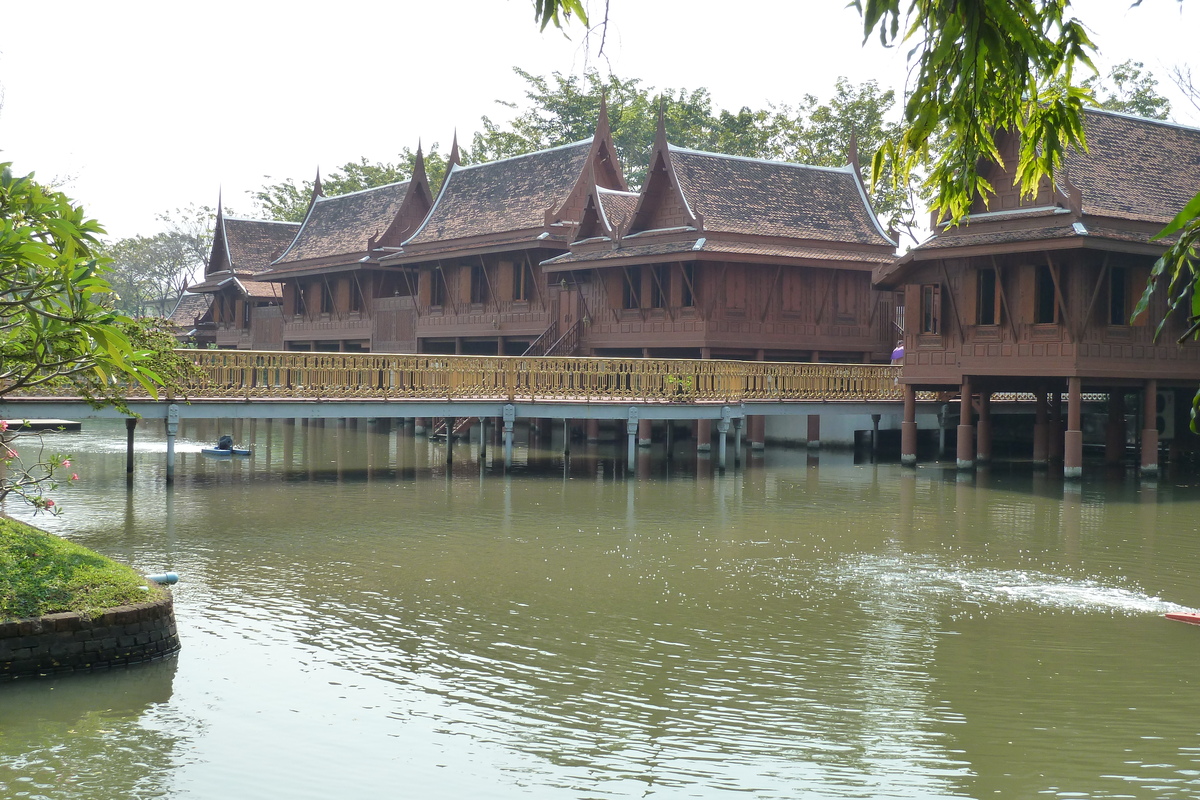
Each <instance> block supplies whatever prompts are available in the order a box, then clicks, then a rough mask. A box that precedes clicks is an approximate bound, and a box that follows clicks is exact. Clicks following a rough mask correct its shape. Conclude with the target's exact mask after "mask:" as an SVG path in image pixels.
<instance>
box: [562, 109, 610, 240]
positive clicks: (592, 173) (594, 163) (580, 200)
mask: <svg viewBox="0 0 1200 800" xmlns="http://www.w3.org/2000/svg"><path fill="white" fill-rule="evenodd" d="M595 187H603V188H605V189H612V190H615V191H620V192H627V191H629V184H628V183H626V182H625V174H624V173H623V172H622V171H621V163H620V161H619V160H618V159H617V149H616V146H615V145H614V144H613V141H612V128H611V126H610V125H609V122H608V100H607V98H605V97H601V99H600V113H599V115H598V116H597V118H596V132H595V134H594V135H593V136H592V146H591V149H590V150H588V154H587V160H586V162H585V165H584V168H583V169H582V170H580V173H579V176H578V177H577V179H576V181H575V185H574V186H573V187H571V191H570V192H569V193H568V194H567V197H566V198H565V199H564V200H563V202H562V203H561V204H560V205H559V206H557V207H556V208H551V209H549V210H548V211H547V212H546V226H547V228H549V227H551V226H554V225H559V224H572V223H574V222H575V221H576V220H578V219H580V216H581V215H582V214H583V209H584V206H585V205H586V204H587V202H588V197H589V196H590V195H591V193H592V189H593V188H595ZM576 238H577V237H576Z"/></svg>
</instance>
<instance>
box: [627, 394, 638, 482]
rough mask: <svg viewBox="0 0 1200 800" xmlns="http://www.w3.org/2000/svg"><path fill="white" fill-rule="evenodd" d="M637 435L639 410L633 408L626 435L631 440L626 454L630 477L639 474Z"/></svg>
mask: <svg viewBox="0 0 1200 800" xmlns="http://www.w3.org/2000/svg"><path fill="white" fill-rule="evenodd" d="M637 434H638V410H637V409H636V408H634V407H632V406H631V407H630V409H629V418H628V419H627V420H626V421H625V435H626V438H628V440H629V444H628V447H627V448H626V451H627V452H626V454H625V462H626V464H625V467H626V469H627V470H628V474H629V475H634V474H635V473H636V472H637Z"/></svg>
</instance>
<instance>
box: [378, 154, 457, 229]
mask: <svg viewBox="0 0 1200 800" xmlns="http://www.w3.org/2000/svg"><path fill="white" fill-rule="evenodd" d="M455 157H456V158H457V155H456V156H455ZM431 208H433V192H432V191H431V190H430V188H429V176H428V175H427V174H426V172H425V155H424V153H423V152H422V151H421V144H420V142H418V143H417V158H416V163H415V164H414V165H413V175H412V178H410V179H409V181H408V189H407V190H406V191H405V193H404V199H403V200H402V201H401V202H400V210H399V211H397V212H396V216H395V218H394V219H393V220H392V224H391V225H389V226H388V228H387V230H386V231H384V232H383V234H382V235H381V236H379V237H378V238H377V239H373V240H371V242H370V244H371V248H370V249H371V250H374V249H375V248H376V247H390V248H395V247H399V246H400V243H401V242H403V241H404V240H405V239H407V238H408V237H409V236H411V235H412V233H413V231H415V230H416V229H417V228H419V227H420V225H421V223H422V222H424V221H425V217H426V216H428V214H429V209H431Z"/></svg>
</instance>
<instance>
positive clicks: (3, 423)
mask: <svg viewBox="0 0 1200 800" xmlns="http://www.w3.org/2000/svg"><path fill="white" fill-rule="evenodd" d="M6 430H8V420H6V419H0V431H6Z"/></svg>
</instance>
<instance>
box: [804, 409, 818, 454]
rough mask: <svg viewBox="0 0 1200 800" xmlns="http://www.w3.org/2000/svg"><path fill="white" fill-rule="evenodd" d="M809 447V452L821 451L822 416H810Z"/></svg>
mask: <svg viewBox="0 0 1200 800" xmlns="http://www.w3.org/2000/svg"><path fill="white" fill-rule="evenodd" d="M807 446H808V449H809V450H820V449H821V415H820V414H809V415H808V440H807Z"/></svg>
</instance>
